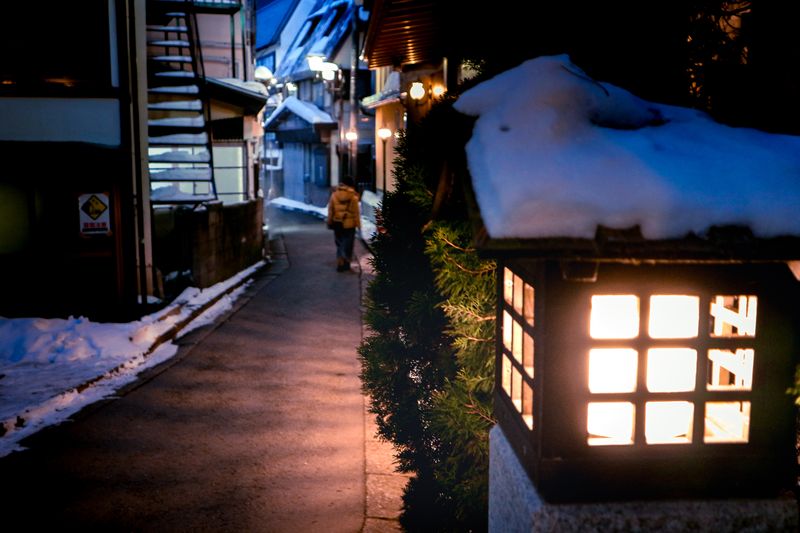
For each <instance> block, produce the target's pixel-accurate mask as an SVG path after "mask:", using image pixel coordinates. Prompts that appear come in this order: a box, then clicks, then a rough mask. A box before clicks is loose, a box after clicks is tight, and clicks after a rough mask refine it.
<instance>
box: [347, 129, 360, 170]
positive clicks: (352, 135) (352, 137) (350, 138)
mask: <svg viewBox="0 0 800 533" xmlns="http://www.w3.org/2000/svg"><path fill="white" fill-rule="evenodd" d="M344 138H345V139H347V142H348V143H349V146H350V154H351V155H350V157H348V158H347V173H348V174H349V175H350V176H352V175H353V157H352V154H353V152H354V150H353V144H354V143H356V142H357V141H358V132H356V130H347V132H346V133H345V134H344Z"/></svg>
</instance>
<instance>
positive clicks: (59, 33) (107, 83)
mask: <svg viewBox="0 0 800 533" xmlns="http://www.w3.org/2000/svg"><path fill="white" fill-rule="evenodd" d="M108 5H109V2H108V0H85V1H84V2H81V4H80V8H76V5H75V4H74V3H72V2H48V3H47V4H46V6H43V7H44V9H40V10H37V11H36V12H35V13H34V12H32V9H31V5H30V4H29V3H26V2H6V3H4V4H3V16H2V17H0V49H2V50H3V60H2V61H0V90H2V91H4V92H14V93H18V94H34V95H35V94H50V93H54V92H55V93H63V92H68V93H73V92H75V91H81V90H84V91H98V90H109V89H110V88H111V87H112V85H113V84H114V83H115V80H114V79H113V74H112V64H113V63H116V61H117V58H116V57H112V39H116V38H117V37H116V35H113V34H112V33H111V28H112V26H113V24H112V23H113V21H110V20H109V10H108Z"/></svg>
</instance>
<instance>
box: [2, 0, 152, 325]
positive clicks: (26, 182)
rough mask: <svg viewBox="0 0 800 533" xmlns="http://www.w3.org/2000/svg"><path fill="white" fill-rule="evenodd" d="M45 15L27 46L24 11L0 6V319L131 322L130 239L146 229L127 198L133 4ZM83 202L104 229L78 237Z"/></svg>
mask: <svg viewBox="0 0 800 533" xmlns="http://www.w3.org/2000/svg"><path fill="white" fill-rule="evenodd" d="M50 7H52V9H46V10H44V11H42V12H41V13H38V14H37V18H36V24H37V26H36V29H37V32H36V35H35V39H31V34H30V28H29V27H27V26H26V25H25V24H23V23H24V22H25V21H26V20H29V16H30V6H22V5H21V4H19V3H17V4H4V5H3V6H2V7H0V34H1V35H0V44H2V45H3V49H4V50H11V49H13V50H15V54H14V56H13V59H7V60H4V61H3V62H2V64H0V79H2V80H3V83H2V85H0V116H1V117H2V119H1V120H0V158H2V160H3V161H4V162H5V164H4V166H3V169H2V170H0V213H2V214H3V216H2V217H0V293H2V294H3V297H2V298H0V315H2V316H67V315H76V316H77V315H84V316H89V317H95V318H102V319H106V320H111V319H125V318H130V317H131V316H133V314H134V313H136V310H137V308H136V303H137V299H136V297H137V294H138V288H137V285H138V284H139V275H138V273H139V272H140V271H139V270H138V269H137V262H138V263H139V264H141V261H140V253H139V252H140V251H141V250H142V249H143V248H144V247H145V245H146V244H143V245H142V247H139V246H137V244H136V243H138V242H140V238H139V237H137V231H138V232H139V233H138V234H139V235H142V233H141V232H142V231H144V232H147V231H148V227H147V224H148V221H147V220H143V219H142V218H141V217H139V215H140V214H141V213H140V212H138V211H137V210H136V208H135V206H136V205H137V203H140V202H141V200H142V199H141V198H140V199H139V200H138V202H137V200H135V198H134V196H135V194H137V193H136V187H137V183H139V184H141V178H142V176H141V172H142V167H141V166H137V165H136V162H137V157H138V156H137V155H136V154H137V153H138V152H137V150H138V146H139V144H138V143H137V140H139V139H141V138H142V136H141V125H142V122H141V120H140V119H137V115H136V109H137V106H138V105H139V104H138V103H137V101H136V100H137V98H136V97H137V95H139V94H141V93H140V91H139V87H138V83H139V82H140V80H141V79H143V75H142V74H141V73H137V72H136V71H135V66H134V65H135V60H134V58H135V56H136V54H137V49H135V48H134V49H132V47H135V44H134V43H136V42H137V39H138V38H139V37H143V33H144V32H143V26H141V30H142V31H141V32H139V31H138V29H137V28H135V27H133V26H131V21H132V20H134V19H137V20H138V18H139V17H138V16H133V15H134V13H138V14H139V15H140V16H141V18H142V19H144V16H143V15H144V1H143V0H135V1H134V2H131V3H129V2H123V1H122V0H90V1H87V2H85V3H84V4H83V5H82V10H80V11H76V10H75V9H74V6H71V5H69V4H59V5H52V6H50ZM126 10H130V11H126ZM140 33H141V35H140ZM20 44H24V45H23V46H20ZM6 45H11V46H10V47H9V46H6ZM137 132H138V133H137ZM84 194H94V195H96V196H97V197H98V198H102V200H101V201H102V202H103V204H102V205H103V209H102V214H101V215H100V216H101V217H102V218H100V219H98V220H100V221H102V222H106V223H107V226H106V227H108V228H109V231H108V232H105V231H104V232H97V233H94V234H87V232H86V231H82V230H83V229H84V227H83V226H82V225H81V223H80V217H81V207H82V206H81V203H79V199H80V197H81V196H82V195H84ZM141 257H144V256H143V255H142V256H141ZM142 260H144V261H146V258H144V259H142ZM145 283H146V282H145Z"/></svg>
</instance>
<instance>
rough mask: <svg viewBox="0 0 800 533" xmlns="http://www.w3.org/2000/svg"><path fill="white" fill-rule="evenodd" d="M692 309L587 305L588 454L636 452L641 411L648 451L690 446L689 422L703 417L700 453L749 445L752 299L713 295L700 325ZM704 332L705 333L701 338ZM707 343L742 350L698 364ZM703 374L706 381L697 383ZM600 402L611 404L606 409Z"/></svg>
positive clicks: (661, 299)
mask: <svg viewBox="0 0 800 533" xmlns="http://www.w3.org/2000/svg"><path fill="white" fill-rule="evenodd" d="M700 301H701V298H700V297H699V296H697V295H689V294H653V295H643V296H639V295H635V294H607V295H606V294H604V295H594V296H592V298H591V310H590V313H589V324H588V330H589V337H590V339H592V342H593V343H595V344H596V345H597V346H596V347H592V348H590V349H589V351H588V373H589V375H588V379H587V387H588V391H589V394H590V401H589V402H588V405H587V411H586V413H587V425H586V430H587V443H588V444H589V445H590V446H603V445H633V444H636V443H637V431H636V421H637V416H636V413H637V410H639V409H643V410H644V416H643V417H642V420H643V423H644V428H643V429H644V431H642V432H641V435H642V437H643V440H644V443H645V444H647V445H654V444H689V443H691V442H692V441H693V440H694V439H695V435H694V434H693V433H694V431H693V429H694V428H695V423H694V418H695V416H703V417H704V418H703V426H702V427H703V430H704V431H703V442H704V443H706V444H713V443H746V442H748V440H749V428H750V401H748V400H746V399H742V398H741V393H742V391H745V392H747V391H751V390H752V387H753V365H754V359H755V350H754V348H752V347H751V346H748V345H747V342H748V341H747V339H748V338H749V339H752V338H754V337H755V331H756V313H757V302H758V299H757V297H756V296H752V295H736V296H728V295H716V296H712V297H711V299H710V306H709V312H708V316H702V317H701V305H700ZM642 306H646V309H644V311H645V312H646V314H644V313H643V310H642ZM642 316H646V317H647V319H646V322H647V323H646V325H644V324H642V323H641V321H642ZM701 319H702V320H701ZM703 323H708V324H709V331H707V332H706V331H701V328H700V325H701V324H703ZM715 338H720V339H721V338H742V339H743V341H742V346H741V347H740V348H736V349H729V348H724V347H714V348H710V349H707V350H706V353H705V354H704V355H705V358H706V361H698V357H699V355H698V354H699V353H703V352H701V348H700V346H701V345H703V344H704V343H703V342H700V341H701V340H705V339H711V343H712V345H713V339H715ZM698 362H700V363H702V364H698ZM703 369H706V370H705V372H706V376H704V377H700V376H698V373H699V372H702V371H703ZM642 371H643V373H642ZM640 375H643V378H644V379H643V384H642V383H640V377H639V376H640ZM664 393H666V394H664ZM709 394H710V396H709V397H708V399H707V400H703V399H702V398H701V396H703V395H706V396H708V395H709ZM731 394H738V396H736V397H731V396H730V395H731ZM604 395H614V398H613V401H612V399H610V398H609V399H608V400H604V398H603V396H604ZM656 395H657V397H656ZM622 400H624V401H622ZM642 437H638V438H642Z"/></svg>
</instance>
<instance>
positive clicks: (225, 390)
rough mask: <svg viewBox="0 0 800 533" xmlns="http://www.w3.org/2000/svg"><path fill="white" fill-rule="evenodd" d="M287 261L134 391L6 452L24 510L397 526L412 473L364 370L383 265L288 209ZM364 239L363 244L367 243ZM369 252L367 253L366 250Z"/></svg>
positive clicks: (18, 511) (128, 521)
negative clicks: (347, 266) (361, 355)
mask: <svg viewBox="0 0 800 533" xmlns="http://www.w3.org/2000/svg"><path fill="white" fill-rule="evenodd" d="M275 224H278V225H279V226H280V228H281V230H280V233H282V238H279V239H277V243H278V247H277V250H276V255H275V259H276V261H275V266H274V268H273V269H271V270H270V271H268V272H266V273H265V274H264V275H262V276H261V277H260V278H258V279H257V280H256V281H255V283H254V284H253V285H252V286H251V287H250V288H249V289H248V292H247V294H246V295H245V297H244V298H242V300H241V301H240V303H239V304H238V306H237V308H236V309H234V311H233V312H232V313H231V314H230V315H228V316H227V317H226V319H225V320H223V321H222V323H218V324H215V325H214V326H211V327H207V328H204V329H202V330H198V331H196V332H193V333H191V334H189V335H187V336H186V337H185V338H184V339H182V340H181V344H182V347H181V349H180V351H179V353H178V355H177V356H176V357H175V358H174V359H172V360H171V361H170V362H169V363H167V364H166V365H164V366H162V367H160V368H157V369H154V370H153V371H151V372H150V374H149V375H148V376H146V377H145V379H143V380H142V381H140V382H139V383H137V384H136V385H135V386H132V387H131V388H129V389H128V390H126V391H124V394H122V395H121V397H120V398H119V399H116V400H113V401H109V402H105V403H103V404H99V405H96V406H94V407H92V408H89V409H88V410H86V411H84V412H83V413H81V415H79V416H78V417H76V420H75V421H74V422H73V423H70V424H64V425H62V426H60V427H56V428H53V429H50V430H46V431H44V432H42V433H40V434H39V435H36V436H34V437H33V438H31V439H30V440H29V441H28V442H26V443H25V444H26V445H28V446H29V447H30V448H31V449H30V450H28V451H26V452H23V453H17V454H12V455H11V456H9V457H7V458H4V459H2V460H0V479H2V481H3V485H4V486H5V487H6V489H7V490H6V491H4V492H6V494H8V492H9V491H10V492H11V493H12V494H11V496H6V497H4V502H3V503H4V509H5V510H6V518H7V519H8V520H11V519H10V517H16V518H17V520H11V522H10V523H13V522H17V523H21V524H22V525H24V527H23V528H22V529H25V530H32V529H35V528H36V526H40V527H49V528H53V527H59V529H89V530H105V531H109V530H111V531H119V530H124V531H256V532H258V531H265V532H283V531H286V532H289V531H291V532H297V531H304V532H305V531H310V532H313V531H324V532H325V533H333V532H359V531H368V532H381V531H397V530H399V529H398V526H397V522H396V517H397V515H398V513H399V506H400V500H399V495H400V493H401V490H402V486H403V484H404V483H405V478H404V477H403V476H400V475H398V474H395V473H394V472H393V469H392V464H391V450H390V448H389V447H388V445H386V444H385V443H380V442H377V440H375V439H374V437H373V435H374V425H373V424H372V422H371V416H370V415H368V414H367V413H366V411H365V398H364V397H363V396H362V394H361V390H360V381H359V378H358V373H359V368H360V367H359V362H358V358H357V355H356V347H357V345H358V343H359V341H360V338H361V316H360V306H359V303H360V295H361V291H362V290H363V284H364V282H365V281H366V279H365V278H366V276H367V275H368V273H364V275H362V273H361V272H360V269H356V270H355V271H354V272H349V273H337V272H336V271H335V263H334V247H333V242H332V240H333V239H332V235H331V233H330V232H329V231H327V230H326V229H325V227H324V225H323V223H322V222H321V221H319V220H316V219H313V218H310V217H307V216H306V215H300V214H277V215H276V217H275V221H273V225H275ZM362 253H363V251H362ZM362 263H364V261H362Z"/></svg>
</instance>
